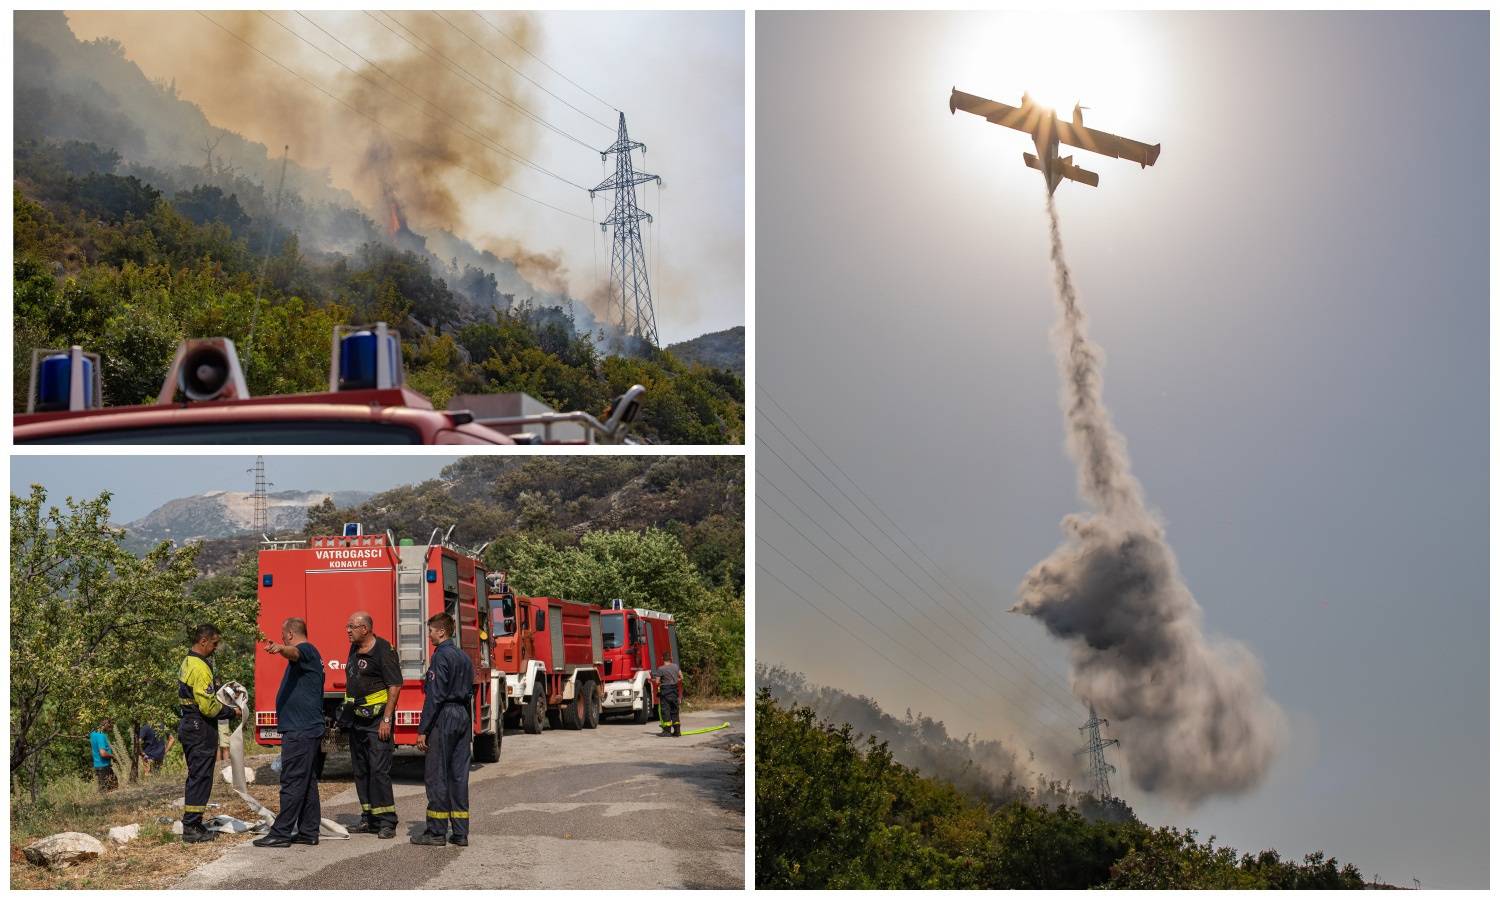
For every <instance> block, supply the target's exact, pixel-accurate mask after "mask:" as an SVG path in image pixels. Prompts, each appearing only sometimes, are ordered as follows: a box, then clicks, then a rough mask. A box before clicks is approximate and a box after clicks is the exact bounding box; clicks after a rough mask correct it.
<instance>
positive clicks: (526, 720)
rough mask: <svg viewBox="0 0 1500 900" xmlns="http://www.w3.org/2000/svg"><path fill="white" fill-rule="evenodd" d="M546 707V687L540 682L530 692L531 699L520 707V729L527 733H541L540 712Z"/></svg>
mask: <svg viewBox="0 0 1500 900" xmlns="http://www.w3.org/2000/svg"><path fill="white" fill-rule="evenodd" d="M546 709H547V693H546V689H545V688H543V687H542V686H541V685H540V684H539V685H537V686H536V689H535V690H533V691H532V692H531V699H530V700H527V701H526V705H525V706H524V707H522V709H521V730H522V731H524V732H526V733H527V734H541V733H542V714H543V712H544V711H545V710H546Z"/></svg>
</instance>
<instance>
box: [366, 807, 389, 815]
mask: <svg viewBox="0 0 1500 900" xmlns="http://www.w3.org/2000/svg"><path fill="white" fill-rule="evenodd" d="M365 809H369V810H370V812H371V813H373V814H375V815H377V816H378V815H380V814H382V813H388V812H395V811H396V807H394V806H377V807H375V808H374V809H370V807H368V806H367V807H365Z"/></svg>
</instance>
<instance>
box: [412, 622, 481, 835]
mask: <svg viewBox="0 0 1500 900" xmlns="http://www.w3.org/2000/svg"><path fill="white" fill-rule="evenodd" d="M454 632H455V625H454V622H453V617H452V616H450V615H448V614H447V613H438V614H437V615H435V616H433V617H432V618H430V619H428V620H427V639H428V640H429V641H431V642H432V646H433V651H432V663H431V664H430V665H429V666H428V667H427V677H426V681H425V683H424V688H425V693H426V698H425V699H424V700H423V701H422V720H421V722H419V723H418V725H417V749H418V750H420V751H422V752H423V753H426V754H427V760H426V763H425V768H424V773H423V780H424V781H425V782H426V785H427V830H425V831H423V832H422V833H421V834H419V835H416V836H415V837H413V838H412V839H411V842H412V843H413V844H425V845H428V846H433V847H441V846H443V845H444V844H445V843H451V844H456V845H457V846H459V847H467V846H468V845H469V758H470V754H471V752H472V749H473V748H472V745H471V741H472V740H473V736H474V724H473V723H474V714H473V711H472V708H471V706H470V703H471V701H472V700H473V696H474V664H473V663H471V662H470V661H469V657H467V656H465V655H464V652H463V651H462V650H460V649H458V645H457V644H456V643H455V642H454V640H453V635H454Z"/></svg>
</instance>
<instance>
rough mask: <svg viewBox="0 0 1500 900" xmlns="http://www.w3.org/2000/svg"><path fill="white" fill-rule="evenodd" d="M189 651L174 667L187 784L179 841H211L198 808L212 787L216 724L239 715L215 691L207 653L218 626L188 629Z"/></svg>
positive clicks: (213, 646) (214, 647) (215, 645)
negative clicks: (190, 647)
mask: <svg viewBox="0 0 1500 900" xmlns="http://www.w3.org/2000/svg"><path fill="white" fill-rule="evenodd" d="M192 636H193V649H192V650H190V651H188V655H187V657H186V658H184V659H183V661H182V665H181V666H180V667H179V668H178V670H177V699H178V714H179V715H180V716H181V719H179V720H178V723H177V741H178V743H180V744H182V755H183V758H184V759H185V760H186V761H187V783H186V784H185V785H184V786H183V796H182V842H183V843H184V844H197V843H200V842H202V841H211V840H213V839H214V837H215V832H212V831H209V830H208V829H207V828H204V827H203V811H204V810H205V809H207V808H208V796H209V794H210V793H212V791H213V786H214V757H215V756H216V755H217V754H218V747H219V729H218V722H219V721H220V720H223V719H232V718H234V717H236V716H238V715H239V710H237V709H232V708H230V707H228V706H225V705H224V704H223V703H220V702H219V698H217V697H215V696H214V693H215V692H216V691H218V689H219V682H218V679H216V678H215V677H214V669H213V666H212V665H211V664H210V663H209V661H208V660H209V657H211V656H213V655H214V651H215V650H217V649H218V647H219V640H220V638H219V629H218V628H217V627H216V626H214V625H210V624H206V623H205V624H203V625H199V626H198V627H197V628H195V629H193V635H192Z"/></svg>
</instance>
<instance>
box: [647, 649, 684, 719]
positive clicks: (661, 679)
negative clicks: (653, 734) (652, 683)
mask: <svg viewBox="0 0 1500 900" xmlns="http://www.w3.org/2000/svg"><path fill="white" fill-rule="evenodd" d="M651 677H652V678H655V679H656V682H657V690H656V696H657V699H659V700H660V701H661V712H662V720H661V735H660V736H661V737H666V736H667V735H669V734H670V735H671V736H672V737H682V721H681V719H680V711H679V709H678V705H679V702H680V701H681V699H682V670H681V669H679V668H677V663H674V662H672V660H671V659H668V660H667V661H666V662H664V663H662V664H661V665H660V666H658V667H656V668H655V669H652V670H651Z"/></svg>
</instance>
